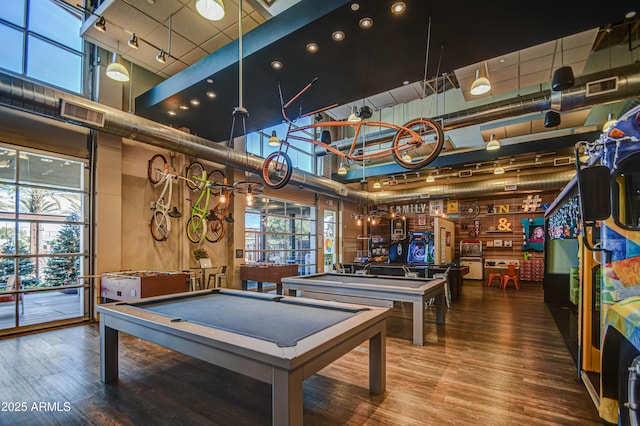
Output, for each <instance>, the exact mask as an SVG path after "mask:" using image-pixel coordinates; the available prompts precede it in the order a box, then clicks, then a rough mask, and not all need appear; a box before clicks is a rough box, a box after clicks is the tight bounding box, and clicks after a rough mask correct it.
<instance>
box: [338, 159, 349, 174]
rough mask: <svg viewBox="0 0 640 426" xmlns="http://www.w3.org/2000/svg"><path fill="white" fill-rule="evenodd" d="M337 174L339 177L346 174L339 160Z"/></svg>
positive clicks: (345, 169)
mask: <svg viewBox="0 0 640 426" xmlns="http://www.w3.org/2000/svg"><path fill="white" fill-rule="evenodd" d="M338 174H339V175H340V176H344V175H346V174H347V168H346V167H345V166H344V163H343V162H342V160H340V167H338Z"/></svg>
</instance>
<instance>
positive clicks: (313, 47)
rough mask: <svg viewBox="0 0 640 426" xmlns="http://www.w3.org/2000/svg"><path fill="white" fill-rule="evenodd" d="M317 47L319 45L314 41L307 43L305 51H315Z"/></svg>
mask: <svg viewBox="0 0 640 426" xmlns="http://www.w3.org/2000/svg"><path fill="white" fill-rule="evenodd" d="M318 49H320V47H318V45H317V44H315V43H309V44H307V52H309V53H316V52H317V51H318Z"/></svg>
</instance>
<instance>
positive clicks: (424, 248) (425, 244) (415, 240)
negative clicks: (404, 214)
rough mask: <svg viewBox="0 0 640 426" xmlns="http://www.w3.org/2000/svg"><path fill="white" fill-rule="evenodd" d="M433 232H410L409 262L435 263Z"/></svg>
mask: <svg viewBox="0 0 640 426" xmlns="http://www.w3.org/2000/svg"><path fill="white" fill-rule="evenodd" d="M433 254H434V245H433V232H429V233H427V232H409V248H408V253H407V263H408V264H410V265H411V264H422V265H424V264H427V263H433Z"/></svg>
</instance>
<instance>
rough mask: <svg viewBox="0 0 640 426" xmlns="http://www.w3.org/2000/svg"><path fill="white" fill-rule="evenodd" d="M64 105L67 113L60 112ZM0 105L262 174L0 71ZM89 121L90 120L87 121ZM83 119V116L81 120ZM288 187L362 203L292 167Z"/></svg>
mask: <svg viewBox="0 0 640 426" xmlns="http://www.w3.org/2000/svg"><path fill="white" fill-rule="evenodd" d="M65 104H66V105H67V106H68V108H65V110H67V109H68V110H69V111H71V112H75V113H70V114H65V116H63V115H62V113H61V108H62V106H63V105H65ZM0 105H3V106H6V107H10V108H15V109H19V110H22V111H26V112H29V113H33V114H37V115H41V116H44V117H47V118H52V119H55V120H61V121H66V122H69V123H72V124H76V125H80V126H83V127H88V128H92V129H95V130H98V131H101V132H107V133H110V134H112V135H115V136H120V137H123V138H127V139H131V140H134V141H139V142H143V143H146V144H149V145H153V146H157V147H160V148H164V149H168V150H171V151H175V152H179V153H182V154H186V155H189V156H192V157H196V158H202V159H205V160H209V161H213V162H217V163H223V164H228V165H230V166H233V167H236V168H238V169H241V170H245V171H248V172H250V173H255V174H257V175H259V176H261V173H262V163H263V160H262V159H261V158H258V157H254V156H252V155H247V154H245V153H243V152H239V151H235V150H233V149H229V148H227V147H225V146H223V145H221V144H217V143H214V142H212V141H210V140H207V139H204V138H201V137H198V136H194V135H190V134H188V133H185V132H182V131H180V130H177V129H174V128H172V127H169V126H166V125H164V124H160V123H156V122H154V121H151V120H148V119H145V118H142V117H139V116H137V115H134V114H129V113H127V112H124V111H120V110H117V109H115V108H111V107H108V106H106V105H102V104H99V103H97V102H93V101H90V100H88V99H85V98H83V97H80V96H76V95H73V94H70V93H67V92H63V91H60V90H57V89H54V88H51V87H48V86H45V85H42V84H38V83H34V82H30V81H27V80H24V79H22V78H19V77H14V76H11V75H8V74H5V73H2V72H0ZM89 117H90V118H91V119H89ZM84 118H87V120H85V119H84ZM290 184H291V185H294V186H298V187H301V188H307V189H310V190H312V191H316V192H321V193H324V194H327V195H330V196H333V197H338V198H343V199H348V200H350V201H354V202H358V201H367V199H368V198H369V196H368V193H367V192H366V191H361V190H357V189H354V188H351V187H349V186H347V185H344V184H342V183H339V182H335V181H332V180H330V179H326V178H323V177H318V176H315V175H312V174H311V173H308V172H305V171H302V170H298V169H295V170H294V171H293V175H292V177H291V182H290Z"/></svg>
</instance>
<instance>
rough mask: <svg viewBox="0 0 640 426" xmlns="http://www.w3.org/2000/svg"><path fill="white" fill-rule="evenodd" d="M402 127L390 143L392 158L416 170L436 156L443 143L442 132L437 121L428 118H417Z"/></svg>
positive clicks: (403, 165) (405, 166) (406, 167)
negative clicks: (418, 138)
mask: <svg viewBox="0 0 640 426" xmlns="http://www.w3.org/2000/svg"><path fill="white" fill-rule="evenodd" d="M402 127H403V128H402V129H400V130H398V132H397V133H396V135H395V136H394V138H393V144H392V147H393V160H394V161H395V162H396V163H398V165H399V166H401V167H404V168H405V169H411V170H416V169H420V168H422V167H424V166H426V165H427V164H429V163H431V162H432V161H433V160H435V159H436V158H437V157H438V155H439V154H440V151H442V146H443V145H444V132H443V131H442V127H440V125H439V124H438V123H436V122H435V121H433V120H431V119H429V118H417V119H415V120H411V121H409V122H408V123H407V124H405V125H404V126H402ZM407 129H408V130H407ZM409 130H411V131H412V132H414V133H415V134H417V135H418V136H420V140H416V139H415V135H414V133H412V132H410V131H409Z"/></svg>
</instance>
